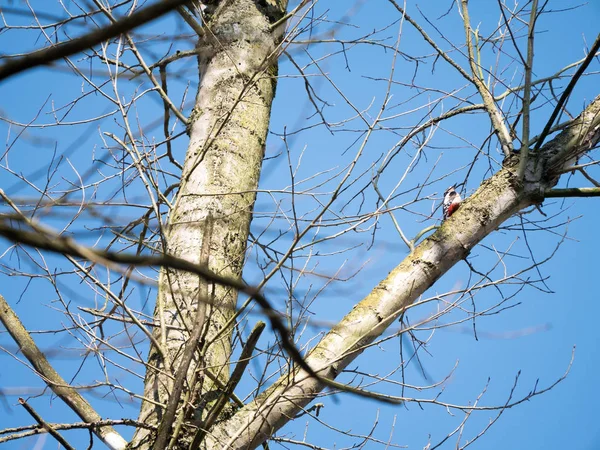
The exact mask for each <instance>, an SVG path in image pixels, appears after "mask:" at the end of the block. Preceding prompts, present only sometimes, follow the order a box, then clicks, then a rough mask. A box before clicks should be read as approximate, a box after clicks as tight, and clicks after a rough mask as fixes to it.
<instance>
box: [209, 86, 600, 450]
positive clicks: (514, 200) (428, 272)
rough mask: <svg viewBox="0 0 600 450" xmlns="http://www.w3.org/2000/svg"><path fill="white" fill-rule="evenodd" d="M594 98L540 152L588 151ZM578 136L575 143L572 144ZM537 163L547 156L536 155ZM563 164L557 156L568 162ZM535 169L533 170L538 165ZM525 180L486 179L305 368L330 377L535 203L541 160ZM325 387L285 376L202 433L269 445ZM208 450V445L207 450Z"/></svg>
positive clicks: (218, 441)
mask: <svg viewBox="0 0 600 450" xmlns="http://www.w3.org/2000/svg"><path fill="white" fill-rule="evenodd" d="M599 107H600V97H599V98H597V99H595V100H594V102H592V103H591V104H590V105H589V106H588V108H586V110H585V111H584V112H583V113H582V114H581V115H580V116H579V117H578V118H577V119H576V120H574V121H573V122H572V124H571V125H570V126H569V127H568V128H567V129H566V130H565V131H563V132H562V133H561V134H560V135H558V136H557V137H556V138H555V139H554V140H553V141H552V142H551V143H549V144H548V146H545V148H548V149H552V150H553V151H556V150H557V147H558V146H559V143H564V145H566V146H567V147H564V148H560V149H558V153H560V154H562V155H572V154H573V153H577V152H579V151H580V150H581V149H582V148H584V147H585V148H592V147H593V146H594V145H596V143H597V142H598V139H599V135H598V133H596V132H594V131H593V130H595V128H596V125H595V124H596V119H597V115H596V113H595V110H596V109H597V108H599ZM573 136H578V137H579V138H578V139H575V138H573ZM538 156H539V157H540V158H541V157H544V158H553V153H552V152H549V153H545V152H541V153H540V154H539V155H538ZM567 159H568V158H562V161H563V162H565V163H566V162H567ZM536 163H537V164H536ZM530 165H531V166H532V167H531V168H529V169H528V171H527V173H526V174H527V175H531V174H534V175H535V174H536V173H537V178H535V179H531V178H527V177H526V180H527V182H526V183H524V184H523V183H520V182H519V180H518V177H517V176H516V173H515V172H516V168H515V164H514V163H512V164H511V163H510V162H507V166H506V167H505V168H503V169H502V170H501V171H500V172H498V173H497V174H496V175H494V176H493V177H491V178H490V179H488V180H486V181H485V182H484V183H483V184H482V185H481V186H480V188H479V189H478V190H477V191H476V192H475V194H473V196H471V197H470V198H468V199H467V200H466V201H465V203H464V204H463V206H462V207H461V208H460V209H459V210H458V212H456V213H455V214H454V215H453V216H452V217H451V218H450V219H448V220H447V221H446V222H445V223H444V224H443V225H442V226H441V227H440V228H439V229H438V230H437V232H436V233H435V234H433V235H432V236H431V237H429V238H427V239H426V240H424V241H423V242H422V243H421V244H420V245H419V246H418V247H417V248H416V249H415V250H414V252H412V253H411V254H410V255H409V256H408V257H407V258H406V259H405V260H404V261H403V262H402V263H400V265H398V266H397V267H396V268H395V269H394V270H392V272H390V274H389V275H388V276H387V277H386V278H385V279H384V280H382V281H381V282H380V283H379V285H378V286H377V287H375V288H374V289H373V291H372V292H371V293H370V294H369V295H368V296H367V297H366V298H364V299H363V300H362V301H361V302H360V303H358V304H357V305H356V306H355V307H354V308H353V309H352V311H350V312H349V313H348V314H347V315H346V317H344V319H342V321H341V322H340V323H339V324H338V325H337V326H335V327H334V328H333V329H332V330H331V331H330V332H329V333H328V334H327V335H326V336H325V337H324V338H323V340H322V341H321V342H319V344H317V346H316V347H315V348H314V349H313V350H312V351H311V352H310V354H309V356H308V357H307V359H306V362H307V363H308V364H309V365H310V367H312V368H313V369H314V370H316V371H318V372H319V374H320V375H322V376H325V377H330V378H335V377H336V376H337V375H338V374H339V373H341V372H342V370H343V369H344V368H345V367H347V366H348V364H350V363H351V362H352V361H353V360H354V359H355V358H356V357H357V356H358V355H359V354H360V353H361V352H362V351H363V350H364V349H365V348H366V346H367V345H368V344H370V343H371V342H373V341H374V340H375V339H376V338H377V337H378V336H380V335H381V334H382V333H383V332H384V331H385V329H386V328H387V327H388V326H389V325H390V324H391V323H393V322H394V321H395V320H396V319H397V318H398V317H399V316H400V315H401V314H402V313H403V312H404V311H405V309H406V308H407V307H408V306H410V305H411V304H412V303H413V302H414V301H415V300H416V299H418V298H419V296H420V295H421V294H422V293H423V292H425V290H427V289H428V288H430V287H431V286H432V285H433V284H434V283H435V281H436V280H437V279H438V278H440V277H441V276H442V275H443V274H444V273H445V272H447V271H448V270H449V269H450V268H451V267H452V266H453V265H454V264H456V263H457V262H458V261H461V260H462V259H464V258H465V257H466V256H467V255H468V254H469V252H470V251H471V249H472V248H473V247H474V246H475V245H477V243H479V242H480V241H481V240H482V239H483V238H485V237H486V236H487V235H488V234H490V233H491V232H492V231H494V230H495V229H496V228H497V227H498V226H499V225H500V224H502V223H503V222H504V221H505V220H507V219H508V218H509V217H511V216H512V215H513V214H516V213H517V212H519V211H520V210H521V209H522V208H524V207H526V206H528V205H531V204H534V203H536V202H538V201H540V200H541V196H540V192H543V191H544V190H545V189H546V188H547V187H549V184H548V183H552V182H554V181H553V180H549V181H547V180H548V177H547V176H548V174H547V173H540V172H539V171H537V172H536V168H538V167H546V168H547V167H548V166H547V165H546V164H544V161H542V163H541V164H540V163H539V161H531V163H530ZM323 388H324V384H323V383H322V382H320V381H319V380H317V379H315V378H311V377H310V376H308V375H307V374H306V373H305V372H303V371H301V370H300V371H297V372H295V373H294V374H293V375H289V374H288V375H284V376H283V377H281V378H280V379H279V380H278V381H277V382H276V383H275V384H274V385H273V386H271V387H270V388H269V389H268V390H267V391H265V392H264V393H263V394H262V395H260V396H259V397H258V398H257V399H256V400H255V401H254V402H252V403H250V404H248V405H247V406H246V407H245V408H243V409H242V410H240V411H239V412H238V413H237V414H236V415H235V416H233V417H232V418H231V419H229V420H227V421H226V422H223V423H221V424H219V425H218V426H217V427H216V428H214V429H213V430H211V433H210V434H209V435H207V438H206V439H207V440H211V442H212V444H213V447H214V448H228V449H240V450H241V449H249V448H254V447H256V446H257V445H259V444H260V443H262V442H264V441H265V440H266V439H268V438H269V437H270V436H271V435H272V434H273V433H274V432H275V431H277V430H278V429H279V428H281V427H282V426H283V425H284V424H285V423H287V421H288V420H290V418H291V417H294V416H295V415H296V414H297V413H298V412H300V411H301V410H302V408H304V407H305V406H306V405H308V404H309V403H310V402H311V401H312V400H313V399H314V398H315V397H316V396H317V395H318V393H319V392H320V391H321V390H322V389H323ZM209 448H210V447H209Z"/></svg>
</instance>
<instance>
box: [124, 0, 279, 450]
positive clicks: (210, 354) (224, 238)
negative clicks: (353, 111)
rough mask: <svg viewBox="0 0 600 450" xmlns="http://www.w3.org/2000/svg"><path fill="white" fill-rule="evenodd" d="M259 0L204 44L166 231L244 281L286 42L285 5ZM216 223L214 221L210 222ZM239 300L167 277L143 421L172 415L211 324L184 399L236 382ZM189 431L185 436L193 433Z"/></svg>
mask: <svg viewBox="0 0 600 450" xmlns="http://www.w3.org/2000/svg"><path fill="white" fill-rule="evenodd" d="M258 3H259V2H254V1H251V0H233V1H227V2H223V3H222V7H220V8H221V9H220V10H219V11H218V14H215V19H214V20H213V21H212V22H209V23H208V24H207V25H206V28H205V30H206V32H205V33H204V36H203V37H202V38H201V39H200V42H199V43H198V55H199V56H198V59H199V66H200V77H201V80H200V85H199V89H198V93H197V97H196V104H195V107H194V110H193V113H192V116H191V117H190V125H189V136H190V141H189V146H188V150H187V154H186V158H185V162H184V167H183V174H182V178H181V183H180V187H179V193H178V196H177V200H176V203H175V205H174V206H173V208H172V210H171V212H170V215H169V223H168V228H167V230H166V233H165V234H166V244H165V251H166V252H167V253H169V254H171V255H174V256H177V257H180V258H184V259H186V260H188V261H190V262H194V263H199V262H201V253H202V249H203V248H204V249H207V251H205V253H207V258H206V261H202V263H205V264H207V265H208V267H209V268H210V269H211V270H212V271H214V272H216V273H218V274H220V275H224V276H229V277H238V278H239V277H240V276H241V272H242V267H243V262H244V254H245V249H246V241H247V239H248V233H249V227H250V220H251V216H252V208H253V206H254V201H255V197H256V189H257V186H258V179H259V176H260V169H261V163H262V159H263V155H264V146H265V141H266V136H267V131H268V124H269V116H270V112H271V104H272V101H273V97H274V94H275V80H274V77H273V75H274V74H275V73H276V67H277V66H276V64H277V62H276V56H275V53H274V52H275V51H276V44H277V42H276V37H275V34H274V33H273V32H272V31H271V29H270V20H269V19H270V15H271V11H272V10H276V8H273V7H269V6H268V5H265V6H261V5H259V4H258ZM274 19H275V18H274ZM207 220H210V221H211V222H212V223H211V224H210V226H207ZM207 229H210V230H211V231H210V235H207V234H206V230H207ZM236 300H237V292H236V291H235V290H233V289H229V288H224V287H222V286H218V285H215V286H207V285H206V284H205V283H204V281H202V280H199V279H198V277H197V276H194V275H192V274H189V273H187V272H183V271H177V270H162V271H161V274H160V277H159V293H158V297H157V302H156V309H155V314H154V315H155V320H156V321H157V322H158V323H160V327H156V329H155V332H154V337H155V340H156V341H157V342H158V343H159V345H160V350H159V349H157V348H156V346H153V347H152V348H151V350H150V354H149V357H148V370H147V374H146V379H145V389H144V396H145V400H144V401H143V403H142V407H141V411H140V417H139V420H141V421H144V422H146V423H150V424H153V425H158V424H159V423H160V422H161V420H162V419H163V409H164V407H165V405H167V403H168V402H169V399H170V398H171V394H172V390H173V383H174V382H173V377H174V374H175V373H176V371H177V369H178V366H179V364H180V362H181V356H182V354H183V351H184V347H185V345H186V343H187V342H188V340H189V337H190V335H191V331H192V329H193V328H195V327H203V333H202V335H201V339H200V341H199V342H198V343H197V347H198V348H197V350H196V351H197V354H201V355H202V356H201V357H196V358H194V361H193V362H192V364H190V366H189V369H187V370H186V372H187V374H186V377H185V386H186V390H185V392H184V394H183V395H182V399H181V400H187V402H188V404H190V405H199V404H202V402H203V400H202V396H203V394H204V393H207V392H211V391H212V392H214V391H215V390H217V389H219V388H221V387H222V386H223V385H224V384H225V383H226V382H227V380H228V378H229V366H228V364H229V358H230V355H231V345H230V330H228V331H227V332H225V333H220V332H221V330H223V329H224V327H225V326H226V323H227V322H228V320H229V319H230V318H231V316H232V315H233V313H234V311H235V307H236ZM198 308H203V309H205V311H204V314H197V309H198ZM199 316H202V317H204V320H203V321H201V322H202V323H198V320H197V317H199ZM200 364H201V365H200ZM203 367H209V368H210V369H206V370H210V371H212V373H211V376H209V377H207V376H205V375H206V374H205V372H203V371H202V368H203ZM190 387H192V389H190ZM178 400H179V399H178ZM178 414H187V415H190V414H192V415H193V410H190V409H189V408H184V409H180V411H179V412H178ZM186 419H189V417H187V418H186ZM190 432H191V431H189V430H188V434H189V433H190ZM169 434H170V433H169ZM183 435H184V439H185V435H186V433H185V432H184V433H183ZM188 437H189V436H188ZM152 440H153V436H152V433H150V432H149V431H148V430H142V429H140V430H138V431H137V432H136V435H135V436H134V439H133V441H132V443H131V447H132V448H150V447H152V446H154V443H153V442H152Z"/></svg>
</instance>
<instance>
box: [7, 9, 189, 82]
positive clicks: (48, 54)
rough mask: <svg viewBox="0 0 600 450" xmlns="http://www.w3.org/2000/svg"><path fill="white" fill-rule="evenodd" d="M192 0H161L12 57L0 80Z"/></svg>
mask: <svg viewBox="0 0 600 450" xmlns="http://www.w3.org/2000/svg"><path fill="white" fill-rule="evenodd" d="M189 1H190V0H161V1H157V2H156V3H154V4H152V5H150V6H148V7H147V8H144V9H140V10H139V11H136V12H135V13H133V14H131V15H130V16H127V17H124V18H123V19H120V20H119V21H117V22H115V23H113V24H111V25H108V26H106V27H102V28H99V29H97V30H95V31H92V32H91V33H88V34H86V35H83V36H81V37H78V38H76V39H70V40H68V41H66V42H63V43H60V44H58V45H55V46H54V47H49V48H45V49H43V50H38V51H35V52H31V53H29V54H27V55H25V56H22V57H20V58H16V59H13V60H11V61H8V62H6V63H4V64H3V65H2V66H0V80H4V79H6V78H9V77H11V76H13V75H16V74H18V73H20V72H24V71H26V70H29V69H33V68H34V67H38V66H43V65H44V64H49V63H51V62H52V61H56V60H57V59H60V58H64V57H66V56H71V55H74V54H76V53H79V52H82V51H84V50H86V49H88V48H90V47H94V46H95V45H98V44H100V43H101V42H104V41H106V40H108V39H111V38H113V37H115V36H119V35H120V34H122V33H126V32H128V31H130V30H132V29H134V28H136V27H139V26H140V25H144V24H146V23H148V22H151V21H152V20H154V19H157V18H159V17H160V16H162V15H164V14H167V13H168V12H169V11H171V10H173V9H175V8H177V7H178V6H181V5H184V4H186V3H188V2H189Z"/></svg>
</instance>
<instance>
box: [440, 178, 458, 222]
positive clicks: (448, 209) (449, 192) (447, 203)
mask: <svg viewBox="0 0 600 450" xmlns="http://www.w3.org/2000/svg"><path fill="white" fill-rule="evenodd" d="M461 202H462V199H461V198H460V194H459V193H458V192H456V190H455V186H450V187H449V188H448V189H446V192H444V203H443V204H442V211H443V216H444V219H443V220H446V219H447V218H448V217H450V216H451V215H452V214H454V212H455V211H456V210H457V209H458V208H459V207H460V203H461Z"/></svg>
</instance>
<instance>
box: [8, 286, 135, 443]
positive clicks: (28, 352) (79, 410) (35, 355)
mask: <svg viewBox="0 0 600 450" xmlns="http://www.w3.org/2000/svg"><path fill="white" fill-rule="evenodd" d="M0 321H1V322H2V323H3V324H4V326H5V327H6V330H7V331H8V333H9V334H10V335H11V337H12V338H13V339H14V340H15V342H16V343H17V344H18V346H19V348H20V350H21V352H23V355H24V356H25V358H27V360H28V361H29V362H30V363H31V365H32V366H33V367H34V368H35V370H37V371H38V373H39V374H40V375H41V376H42V378H43V379H44V381H45V382H46V383H47V384H48V386H49V387H50V389H52V392H54V393H55V394H56V395H57V396H58V397H60V398H61V399H62V400H63V401H64V402H65V403H66V404H67V405H68V406H69V407H70V408H71V409H72V410H73V411H74V412H75V414H77V415H78V416H79V417H81V418H82V419H83V420H84V421H85V422H87V423H94V422H99V421H101V420H102V417H100V415H99V414H98V413H97V412H96V411H95V410H94V408H92V405H90V404H89V403H88V402H87V400H85V399H84V398H83V397H82V396H81V395H80V394H79V392H77V390H76V389H75V388H73V387H71V386H70V385H69V383H67V382H66V381H65V380H64V379H63V378H62V377H61V376H60V375H59V374H58V372H57V371H56V370H54V367H52V365H51V364H50V363H49V362H48V360H47V359H46V357H45V356H44V354H43V353H42V352H41V350H40V349H39V348H38V346H37V345H36V344H35V342H34V341H33V339H32V338H31V336H30V334H29V333H28V332H27V330H26V329H25V327H24V326H23V324H22V323H21V321H20V320H19V317H17V315H16V314H15V312H14V311H13V309H12V308H11V307H10V305H9V304H8V303H7V302H6V300H5V299H4V297H2V296H1V295H0ZM93 430H94V433H96V436H98V437H99V438H100V440H102V442H104V444H106V446H107V447H108V448H110V449H112V450H122V449H124V448H125V446H126V445H127V442H126V441H125V439H123V438H122V437H121V435H120V434H119V433H117V432H116V431H115V429H114V428H113V427H111V426H108V425H107V426H103V427H97V428H94V429H93Z"/></svg>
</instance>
